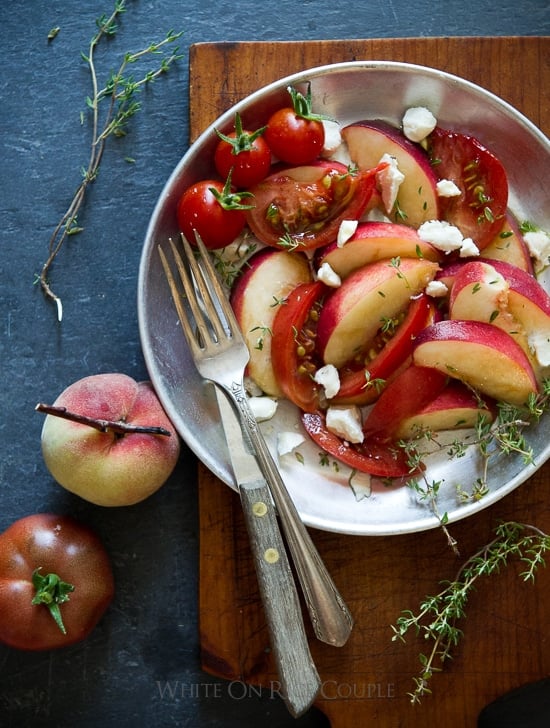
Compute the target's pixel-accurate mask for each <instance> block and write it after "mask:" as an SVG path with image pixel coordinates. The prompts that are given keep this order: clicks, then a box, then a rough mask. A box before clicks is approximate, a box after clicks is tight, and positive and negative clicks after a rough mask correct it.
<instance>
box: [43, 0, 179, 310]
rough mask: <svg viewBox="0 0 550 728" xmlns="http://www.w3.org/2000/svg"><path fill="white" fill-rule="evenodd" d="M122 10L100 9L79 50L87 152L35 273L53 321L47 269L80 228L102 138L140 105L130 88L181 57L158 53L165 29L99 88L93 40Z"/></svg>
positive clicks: (113, 28) (109, 31)
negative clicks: (136, 69)
mask: <svg viewBox="0 0 550 728" xmlns="http://www.w3.org/2000/svg"><path fill="white" fill-rule="evenodd" d="M125 11H126V0H115V6H114V9H113V11H112V12H111V14H110V15H109V16H108V17H107V16H105V15H102V16H101V17H100V18H98V19H97V20H96V25H97V32H96V33H95V34H94V35H93V37H92V39H91V40H90V43H89V46H88V52H87V55H86V54H84V53H83V54H82V58H83V60H84V61H85V63H86V65H87V66H88V71H89V73H90V80H91V89H92V95H91V97H89V98H88V99H87V106H88V108H89V109H90V110H91V144H90V156H89V159H88V164H87V167H86V168H85V169H84V170H83V172H82V180H81V181H80V183H79V185H78V186H77V188H76V190H75V192H74V194H73V197H72V199H71V201H70V203H69V206H68V207H67V209H66V210H65V212H64V213H63V215H62V216H61V218H60V220H59V221H58V223H57V225H56V226H55V228H54V230H53V232H52V234H51V237H50V240H49V245H48V257H47V259H46V261H45V263H44V264H43V266H42V269H41V272H40V276H39V282H40V287H41V289H42V291H43V293H44V295H45V297H46V298H47V299H49V300H51V301H53V303H54V304H55V305H56V308H57V319H58V321H61V319H62V317H63V306H62V302H61V298H60V297H59V296H58V295H57V293H55V292H54V290H53V288H52V286H51V284H50V281H49V274H50V270H51V267H52V265H53V263H54V261H55V259H56V258H57V256H58V255H59V252H60V251H61V248H62V247H63V245H64V243H65V242H66V240H67V238H68V237H69V236H71V235H75V234H77V233H79V232H82V230H83V228H82V227H79V226H78V221H77V218H78V213H79V211H80V209H81V207H82V205H83V203H84V200H85V197H86V193H87V190H88V187H89V185H90V184H91V183H92V182H94V181H95V179H96V178H97V175H98V172H99V168H100V165H101V161H102V159H103V154H104V151H105V143H106V141H107V139H108V138H109V137H111V136H116V137H119V136H123V135H124V134H125V133H126V131H125V127H126V124H127V122H128V120H129V119H130V117H131V116H133V115H134V114H135V113H137V111H138V110H139V109H140V104H139V103H138V102H137V101H135V94H136V93H137V92H138V91H139V89H140V88H141V87H142V86H143V85H145V84H147V83H151V82H152V81H154V80H155V79H156V78H157V77H158V76H160V75H161V74H163V73H165V72H166V71H167V70H168V69H169V67H170V66H171V65H172V64H173V63H174V62H175V61H177V60H178V59H179V58H181V57H182V56H181V55H180V54H178V48H177V47H175V48H174V49H173V50H172V52H171V53H170V54H168V55H162V49H163V46H165V45H167V44H172V43H174V41H176V40H177V38H179V37H180V36H181V33H174V32H173V31H170V32H169V33H168V34H167V35H166V37H165V38H164V39H163V40H161V41H160V42H156V43H151V44H150V45H149V46H147V48H144V49H141V50H139V51H136V52H134V53H126V54H125V55H124V57H123V60H122V62H121V63H120V66H119V69H118V71H117V72H116V73H114V74H112V75H111V77H110V79H109V81H108V82H107V83H106V85H105V86H104V87H103V88H100V84H99V80H98V74H97V68H96V62H95V55H94V52H95V49H96V47H97V45H98V44H99V43H100V42H101V41H102V40H103V39H104V38H105V37H107V36H113V35H115V34H116V32H117V30H118V27H117V19H118V17H119V16H120V15H121V14H122V13H124V12H125ZM156 54H161V55H162V58H161V59H160V62H159V63H158V66H157V67H156V68H154V69H153V70H149V71H148V72H146V73H145V74H144V75H143V77H141V78H140V79H138V80H137V81H136V80H134V79H133V78H131V77H126V76H125V75H124V74H125V72H126V70H127V68H128V66H129V65H130V64H132V63H135V62H136V61H138V60H140V59H141V58H143V57H144V56H147V55H156ZM105 98H108V99H109V103H108V105H107V107H106V111H105V116H104V120H103V125H102V121H101V119H100V103H101V101H102V100H103V99H105Z"/></svg>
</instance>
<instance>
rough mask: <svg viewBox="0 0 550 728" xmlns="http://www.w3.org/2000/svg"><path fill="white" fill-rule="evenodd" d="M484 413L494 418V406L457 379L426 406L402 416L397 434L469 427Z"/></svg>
mask: <svg viewBox="0 0 550 728" xmlns="http://www.w3.org/2000/svg"><path fill="white" fill-rule="evenodd" d="M491 404H493V403H492V402H491ZM482 416H483V417H484V418H485V420H486V421H487V422H492V421H493V420H494V418H495V411H494V407H492V406H489V405H488V403H485V402H484V403H483V404H482V403H481V402H480V401H479V400H478V398H477V397H476V396H475V395H474V393H473V392H472V391H471V390H470V389H469V388H468V387H466V385H464V384H463V383H462V382H459V381H458V380H456V379H455V380H452V381H450V382H449V383H448V384H447V386H446V387H445V388H444V389H443V390H442V391H441V392H440V393H439V394H438V395H437V396H436V397H435V398H434V399H432V400H431V402H429V403H428V404H427V405H426V406H425V407H423V408H422V409H421V410H419V411H418V412H416V413H415V414H413V415H411V417H407V418H405V419H403V420H402V421H401V422H400V424H399V427H398V428H397V430H396V433H395V436H396V437H398V438H402V439H405V440H410V439H414V438H415V437H419V436H420V435H421V433H423V432H440V431H442V430H461V429H467V428H471V427H475V426H476V424H477V423H478V422H479V418H480V417H482Z"/></svg>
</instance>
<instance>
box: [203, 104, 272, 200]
mask: <svg viewBox="0 0 550 728" xmlns="http://www.w3.org/2000/svg"><path fill="white" fill-rule="evenodd" d="M265 129H266V127H265V126H263V127H262V128H261V129H257V130H256V131H254V132H250V131H247V130H244V129H243V126H242V121H241V117H240V116H239V114H235V131H233V132H231V133H230V134H227V135H226V134H222V133H221V132H220V131H217V132H216V133H217V135H218V136H219V137H220V141H219V142H218V146H217V147H216V151H215V152H214V165H215V167H216V170H217V172H218V174H219V175H220V177H222V178H223V179H226V178H227V177H228V176H229V174H230V173H231V179H232V181H233V184H234V185H235V187H238V188H246V187H251V186H252V185H255V184H257V183H258V182H260V181H261V180H263V179H264V177H267V175H268V173H269V168H270V167H271V149H270V148H269V146H268V144H267V142H266V141H265V139H264V138H263V136H262V134H263V133H264V131H265Z"/></svg>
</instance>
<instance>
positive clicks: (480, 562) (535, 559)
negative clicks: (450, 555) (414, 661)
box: [392, 521, 550, 703]
mask: <svg viewBox="0 0 550 728" xmlns="http://www.w3.org/2000/svg"><path fill="white" fill-rule="evenodd" d="M548 550H550V535H548V534H546V533H544V532H543V531H541V530H539V529H538V528H536V527H535V526H531V525H528V524H525V523H515V522H513V521H509V522H506V523H502V524H500V525H499V526H498V527H497V528H496V530H495V538H494V539H493V540H492V541H490V542H489V543H488V544H487V545H485V546H484V547H483V548H481V549H480V550H479V551H477V553H475V554H474V555H473V556H471V557H470V558H469V559H468V560H467V561H466V562H465V563H464V564H463V565H462V566H461V568H460V570H459V572H458V574H457V575H456V577H455V579H454V580H453V581H451V582H448V583H447V582H442V584H441V585H442V586H443V585H444V589H443V590H442V591H440V592H439V594H437V595H435V596H427V597H426V598H425V599H424V600H423V601H422V602H421V603H420V605H419V609H418V612H417V613H416V614H415V613H414V612H412V611H410V610H406V611H403V612H402V613H401V616H400V617H398V618H397V620H396V623H395V625H392V630H393V633H394V634H393V637H392V640H394V641H395V640H401V641H402V642H405V636H406V635H407V633H408V632H409V630H413V631H414V633H415V634H416V635H419V636H421V637H423V638H424V639H425V640H426V642H427V643H428V644H430V645H431V649H430V650H429V652H428V653H427V654H426V653H421V654H420V655H419V662H420V666H421V669H420V673H419V675H417V676H416V677H414V678H413V683H414V690H413V691H412V692H410V693H408V695H409V696H410V698H411V703H420V702H421V699H422V697H424V696H425V695H429V694H430V693H431V689H430V687H429V685H430V680H431V678H432V677H433V674H434V673H435V672H440V671H441V669H442V667H441V665H442V664H443V663H444V662H445V660H447V658H450V657H451V651H452V650H453V648H455V647H456V646H457V644H458V643H459V641H460V639H461V637H462V634H463V633H462V630H461V629H460V628H459V627H457V622H458V621H459V620H460V619H462V618H464V617H465V616H466V610H465V608H466V603H467V600H468V597H469V595H470V593H471V592H472V591H473V590H474V588H475V587H476V585H477V581H478V579H479V578H480V577H482V576H490V575H491V574H496V573H498V572H499V571H500V569H501V568H502V567H504V566H507V565H508V563H509V560H510V559H511V557H515V558H518V559H519V560H520V561H521V562H522V564H523V566H524V568H523V571H522V572H521V574H520V576H521V577H522V579H523V580H524V581H531V582H532V581H534V579H535V573H536V571H537V569H538V568H539V566H544V565H545V562H544V555H545V553H546V552H547V551H548Z"/></svg>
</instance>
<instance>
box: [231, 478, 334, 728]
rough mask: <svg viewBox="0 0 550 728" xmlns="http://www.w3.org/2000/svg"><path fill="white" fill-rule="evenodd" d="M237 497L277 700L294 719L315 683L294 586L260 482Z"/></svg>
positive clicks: (311, 694) (313, 693) (312, 694)
mask: <svg viewBox="0 0 550 728" xmlns="http://www.w3.org/2000/svg"><path fill="white" fill-rule="evenodd" d="M239 492H240V496H241V503H242V506H243V511H244V515H245V521H246V527H247V530H248V534H249V537H250V544H251V547H252V553H253V556H254V564H255V567H256V573H257V576H258V583H259V586H260V593H261V597H262V602H263V607H264V610H265V614H266V618H267V623H268V626H269V631H270V636H271V643H272V644H271V647H272V650H273V654H274V657H275V662H276V664H277V670H278V673H279V679H280V681H281V696H282V698H283V700H284V701H285V703H286V705H287V708H288V710H289V711H290V713H291V714H292V715H293V716H295V717H297V716H299V715H301V714H302V713H304V712H305V711H306V710H307V709H308V708H309V707H310V706H311V705H312V703H313V701H314V700H315V698H316V696H317V694H318V692H319V689H320V686H321V682H320V679H319V675H318V673H317V669H316V667H315V665H314V662H313V659H312V657H311V653H310V651H309V645H308V642H307V637H306V633H305V628H304V622H303V619H302V613H301V610H300V603H299V599H298V594H297V591H296V585H295V583H294V578H293V576H292V572H291V570H290V565H289V562H288V558H287V555H286V551H285V546H284V543H283V539H282V537H281V533H280V531H279V525H278V522H277V517H276V514H275V509H274V508H273V505H272V502H271V496H270V493H269V489H268V488H267V485H266V483H265V481H263V480H259V481H257V482H254V483H249V484H247V485H241V486H240V487H239Z"/></svg>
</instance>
